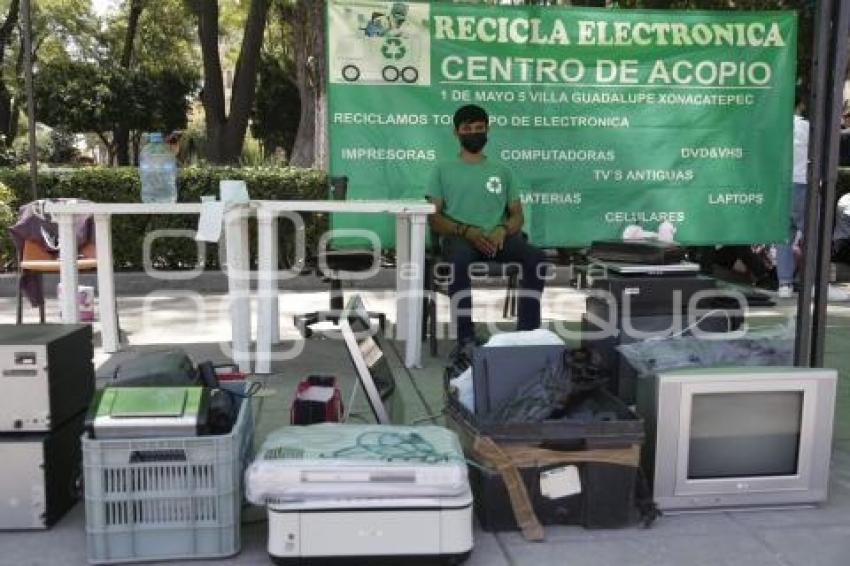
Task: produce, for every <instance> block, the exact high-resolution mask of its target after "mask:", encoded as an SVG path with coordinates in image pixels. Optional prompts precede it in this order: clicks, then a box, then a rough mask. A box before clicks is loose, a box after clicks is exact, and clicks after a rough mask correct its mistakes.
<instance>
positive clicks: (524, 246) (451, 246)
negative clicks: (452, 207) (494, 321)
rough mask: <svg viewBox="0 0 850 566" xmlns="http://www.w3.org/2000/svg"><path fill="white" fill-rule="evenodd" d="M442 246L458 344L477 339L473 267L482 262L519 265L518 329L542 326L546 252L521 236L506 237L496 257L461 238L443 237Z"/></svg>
mask: <svg viewBox="0 0 850 566" xmlns="http://www.w3.org/2000/svg"><path fill="white" fill-rule="evenodd" d="M442 245H443V254H442V255H443V259H444V260H445V262H446V263H447V264H448V266H449V267H450V270H449V271H450V272H449V273H448V274H447V275H448V276H449V277H450V279H449V296H450V297H451V299H452V301H451V303H452V319H453V320H454V321H455V324H457V338H458V342H465V341H467V340H472V339H473V338H474V337H475V328H474V326H473V324H472V282H471V281H470V275H469V266H470V265H471V264H473V263H475V262H480V261H497V262H499V263H515V264H517V265H518V266H519V267H520V270H521V275H520V282H519V287H520V291H519V301H518V303H519V305H518V313H517V314H518V319H517V330H534V329H535V328H539V327H540V296H541V295H542V293H543V285H544V281H543V273H542V271H543V266H542V264H543V261H544V257H543V252H541V251H540V250H538V249H537V248H535V247H534V246H532V245H531V244H529V243H528V242H527V241H526V240H525V238H524V237H523V236H521V235H519V234H514V235H512V236H508V237H507V238H505V245H504V246H503V247H502V249H501V250H500V251H499V252H498V253H497V254H496V255H495V256H494V257H492V258H491V257H487V256H485V255H484V254H482V253H481V252H480V251H478V250H477V249H475V248H474V247H473V246H472V244H470V243H469V241H467V240H466V239H465V238H461V237H460V236H447V237H445V238H443V242H442ZM459 293H460V296H458V294H459Z"/></svg>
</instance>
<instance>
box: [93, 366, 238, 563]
mask: <svg viewBox="0 0 850 566" xmlns="http://www.w3.org/2000/svg"><path fill="white" fill-rule="evenodd" d="M222 387H223V388H225V389H229V390H231V391H234V392H238V393H243V394H244V393H245V392H246V391H247V386H246V384H245V383H244V382H239V383H222ZM252 444H253V415H252V412H251V403H250V401H249V400H247V399H240V407H239V414H238V417H237V420H236V423H235V424H234V426H233V429H232V430H231V432H230V434H226V435H218V436H198V437H188V438H163V439H144V440H141V439H140V440H96V439H90V438H87V437H85V436H84V437H83V469H84V477H85V499H86V538H87V547H88V558H89V562H91V563H93V564H111V563H117V562H141V561H159V560H179V559H190V558H221V557H227V556H233V555H234V554H237V553H238V552H239V550H240V547H241V540H240V521H241V509H242V501H243V498H242V494H243V492H244V490H243V489H242V483H243V472H244V470H245V467H246V466H247V464H248V462H249V459H250V456H251V450H252Z"/></svg>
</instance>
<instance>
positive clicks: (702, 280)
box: [588, 272, 717, 315]
mask: <svg viewBox="0 0 850 566" xmlns="http://www.w3.org/2000/svg"><path fill="white" fill-rule="evenodd" d="M588 286H589V288H590V290H591V295H593V296H597V297H598V298H599V299H601V300H604V299H606V298H609V299H611V300H613V301H614V303H615V304H617V306H618V307H620V310H624V309H626V308H627V309H629V312H630V313H631V314H651V315H658V314H669V313H673V312H677V311H681V310H682V309H684V308H687V307H688V306H689V304H690V302H691V300H692V299H693V300H694V301H695V305H696V306H700V307H701V306H703V305H705V304H707V303H708V302H709V301H710V300H711V299H712V298H713V295H712V294H711V291H713V290H715V289H717V281H716V280H715V279H713V278H711V277H706V276H703V275H694V274H686V275H682V274H670V275H620V274H616V273H610V272H609V273H607V274H606V275H605V276H604V277H593V278H589V279H588ZM697 300H698V303H699V304H697Z"/></svg>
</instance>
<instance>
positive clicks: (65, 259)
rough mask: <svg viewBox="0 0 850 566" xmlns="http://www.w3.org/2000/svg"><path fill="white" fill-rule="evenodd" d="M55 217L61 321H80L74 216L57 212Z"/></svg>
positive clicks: (72, 322) (71, 322) (73, 322)
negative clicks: (57, 238) (60, 291)
mask: <svg viewBox="0 0 850 566" xmlns="http://www.w3.org/2000/svg"><path fill="white" fill-rule="evenodd" d="M55 218H56V223H57V224H58V225H59V281H60V282H61V283H62V296H61V297H59V304H60V306H61V309H62V322H63V323H65V324H75V323H77V322H79V321H80V311H79V309H78V308H77V282H78V277H77V275H78V274H77V234H76V232H75V231H74V216H73V215H72V214H61V215H58V214H57V215H56V216H55Z"/></svg>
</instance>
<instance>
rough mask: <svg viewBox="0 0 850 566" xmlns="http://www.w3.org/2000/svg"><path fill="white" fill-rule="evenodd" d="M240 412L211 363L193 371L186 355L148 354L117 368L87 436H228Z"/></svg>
mask: <svg viewBox="0 0 850 566" xmlns="http://www.w3.org/2000/svg"><path fill="white" fill-rule="evenodd" d="M237 411H238V402H237V400H236V399H235V394H234V393H233V392H232V391H230V390H228V389H222V388H220V387H219V381H218V376H217V374H216V371H215V368H214V366H213V365H212V364H211V363H210V362H204V363H202V364H200V365H199V366H198V368H197V369H195V367H194V365H193V364H192V361H191V360H190V359H189V357H188V356H187V355H186V353H185V352H183V351H182V350H169V351H162V352H150V353H146V354H140V355H138V356H136V357H134V358H132V359H130V360H128V361H127V362H125V363H123V364H121V365H119V366H118V367H117V368H116V370H115V374H114V375H113V379H112V383H111V384H110V385H108V386H106V387H104V388H103V389H100V390H99V391H98V392H97V393H96V395H95V399H94V402H93V403H92V405H91V408H90V410H89V412H88V415H87V417H86V430H87V431H88V433H89V436H90V437H91V438H97V439H101V440H104V439H112V438H165V437H190V436H200V435H204V434H226V433H228V432H230V429H231V427H232V426H233V423H234V421H235V420H236V415H237Z"/></svg>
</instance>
